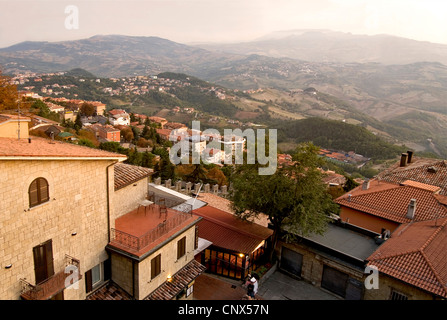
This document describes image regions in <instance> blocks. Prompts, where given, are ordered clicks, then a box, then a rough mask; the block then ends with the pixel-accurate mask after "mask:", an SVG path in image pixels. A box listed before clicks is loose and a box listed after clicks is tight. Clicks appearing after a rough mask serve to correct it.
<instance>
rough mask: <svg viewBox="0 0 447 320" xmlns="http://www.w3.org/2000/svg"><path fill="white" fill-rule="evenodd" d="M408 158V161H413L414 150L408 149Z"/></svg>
mask: <svg viewBox="0 0 447 320" xmlns="http://www.w3.org/2000/svg"><path fill="white" fill-rule="evenodd" d="M407 154H408V158H407V163H411V160H412V159H413V151H407Z"/></svg>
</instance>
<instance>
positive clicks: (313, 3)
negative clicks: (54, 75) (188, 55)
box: [0, 0, 447, 48]
mask: <svg viewBox="0 0 447 320" xmlns="http://www.w3.org/2000/svg"><path fill="white" fill-rule="evenodd" d="M295 29H329V30H334V31H341V32H350V33H353V34H366V35H375V34H389V35H395V36H400V37H405V38H409V39H414V40H420V41H429V42H435V43H442V44H447V1H445V0H70V1H66V0H0V48H3V47H7V46H10V45H13V44H16V43H19V42H22V41H63V40H76V39H83V38H88V37H91V36H94V35H98V34H102V35H105V34H122V35H133V36H157V37H162V38H166V39H169V40H172V41H176V42H179V43H185V44H189V43H200V42H243V41H251V40H254V39H257V38H260V37H262V36H265V35H268V34H270V33H273V32H277V31H285V30H295Z"/></svg>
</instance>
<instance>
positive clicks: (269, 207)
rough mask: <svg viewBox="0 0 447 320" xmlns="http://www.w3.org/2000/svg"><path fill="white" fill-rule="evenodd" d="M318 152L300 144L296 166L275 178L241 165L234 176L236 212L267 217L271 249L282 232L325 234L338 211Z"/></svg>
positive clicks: (271, 257)
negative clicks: (271, 229) (332, 215)
mask: <svg viewBox="0 0 447 320" xmlns="http://www.w3.org/2000/svg"><path fill="white" fill-rule="evenodd" d="M318 150H319V149H318V148H317V147H315V146H314V145H313V144H311V143H303V144H301V145H300V146H299V147H298V148H297V150H296V153H295V155H294V156H293V159H294V160H295V161H296V163H295V164H294V165H293V166H288V167H283V168H278V170H276V172H275V173H274V174H272V175H259V174H258V170H257V167H258V165H242V166H240V167H238V168H236V171H235V173H234V174H233V175H232V178H231V180H232V183H233V190H232V191H231V192H230V199H231V201H232V203H233V208H234V210H235V213H236V214H237V215H238V216H239V217H241V218H243V219H247V218H250V217H255V216H258V215H259V214H261V213H263V214H265V215H267V216H268V218H269V220H270V223H271V224H272V226H273V231H274V233H273V241H272V248H274V247H275V246H276V242H277V240H278V237H279V235H280V233H281V232H282V231H286V232H287V235H288V236H291V235H293V234H295V235H308V234H311V233H317V234H323V233H324V231H325V230H326V228H327V224H328V221H329V215H330V213H335V212H336V211H337V206H336V205H335V204H334V202H333V201H332V198H331V196H330V195H329V193H328V192H327V189H326V185H325V184H324V183H323V182H322V176H321V171H320V170H319V169H318V168H319V167H320V166H321V165H322V162H323V161H324V160H323V159H322V158H320V157H319V156H318ZM272 259H273V250H272V251H271V252H270V260H272Z"/></svg>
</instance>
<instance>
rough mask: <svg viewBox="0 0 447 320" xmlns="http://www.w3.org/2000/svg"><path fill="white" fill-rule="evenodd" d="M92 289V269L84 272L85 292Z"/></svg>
mask: <svg viewBox="0 0 447 320" xmlns="http://www.w3.org/2000/svg"><path fill="white" fill-rule="evenodd" d="M92 289H93V286H92V270H89V271H87V272H86V273H85V292H86V293H89V292H90V291H92Z"/></svg>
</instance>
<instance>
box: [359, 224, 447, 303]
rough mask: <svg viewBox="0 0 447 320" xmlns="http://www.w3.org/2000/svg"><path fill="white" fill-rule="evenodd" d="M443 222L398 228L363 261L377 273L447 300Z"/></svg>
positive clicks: (446, 247) (446, 239) (446, 236)
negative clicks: (374, 268)
mask: <svg viewBox="0 0 447 320" xmlns="http://www.w3.org/2000/svg"><path fill="white" fill-rule="evenodd" d="M446 225H447V218H441V219H437V220H430V221H422V222H415V223H408V224H403V225H401V226H399V228H397V229H396V230H395V231H394V232H393V233H392V235H391V238H390V239H388V240H386V241H385V243H384V244H383V245H381V246H380V247H379V249H378V250H377V251H375V252H374V253H373V254H372V255H371V256H370V257H369V258H368V259H367V260H368V261H369V263H368V265H370V266H371V265H372V266H375V267H377V268H378V269H379V271H380V272H381V273H384V274H387V275H389V276H391V277H393V278H396V279H399V280H401V281H404V282H406V283H408V284H411V285H413V286H416V287H418V288H421V289H423V290H426V291H428V292H431V293H434V294H436V295H438V296H441V297H443V298H447V286H446V284H447V229H446V228H445V227H446Z"/></svg>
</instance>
